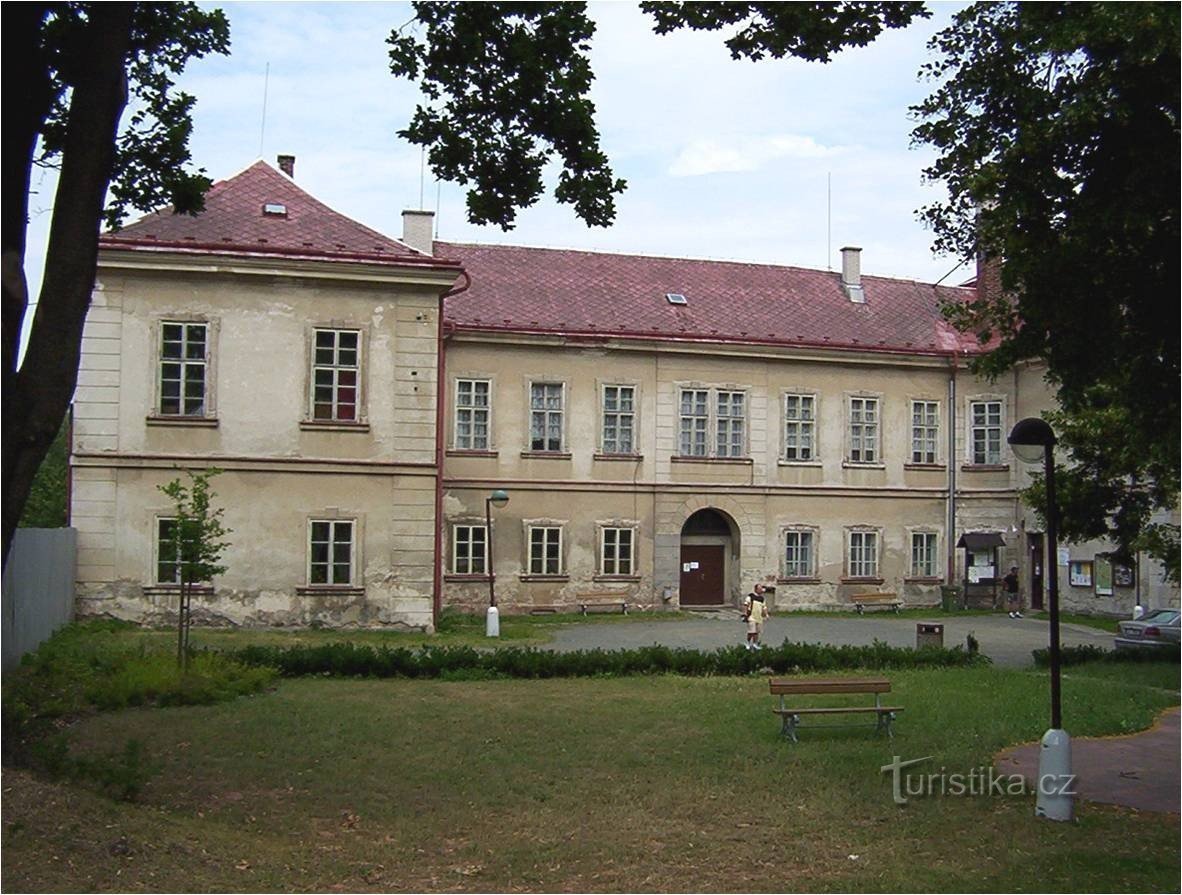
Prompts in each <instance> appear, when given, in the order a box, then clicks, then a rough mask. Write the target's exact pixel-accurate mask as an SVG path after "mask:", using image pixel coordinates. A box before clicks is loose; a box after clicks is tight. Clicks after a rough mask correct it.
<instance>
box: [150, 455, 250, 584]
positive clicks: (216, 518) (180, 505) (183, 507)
mask: <svg viewBox="0 0 1182 895" xmlns="http://www.w3.org/2000/svg"><path fill="white" fill-rule="evenodd" d="M185 472H186V473H187V474H188V476H189V485H188V486H185V485H184V484H183V483H182V482H181V480H180V479H173V480H172V481H171V482H169V483H168V484H167V485H160V486H158V487H159V489H160V490H161V491H162V492H164V494H166V495H167V496H168V497H170V498H172V501H173V516H174V518H175V524H174V526H173V531H174V532H175V550H176V554H175V555H176V557H177V560H178V562H179V565H180V573H181V580H182V581H186V582H193V581H209V580H210V579H211V578H213V576H214V575H220V574H221V573H222V572H224V571H226V567H225V566H223V565H220V563H219V561H220V560H221V557H222V552H223V551H224V550H225V549H226V548H227V547H228V546H230V544H229V542H228V541H226V540H225V538H226V537H227V536H228V535H230V534H232V533H233V530H232V529H229V528H226V527H225V526H224V525H222V522H221V519H222V514H223V512H224V510H223V509H222V508H221V507H218V508H217V509H214V508H213V498H214V497H215V495H214V493H213V490H212V489H211V488H210V485H209V480H210V479H211V478H213V477H214V476H216V475H220V474H221V470H220V469H206V470H202V471H201V472H194V471H193V470H191V469H188V470H185Z"/></svg>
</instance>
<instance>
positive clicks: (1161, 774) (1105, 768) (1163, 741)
mask: <svg viewBox="0 0 1182 895" xmlns="http://www.w3.org/2000/svg"><path fill="white" fill-rule="evenodd" d="M1038 751H1039V744H1038V743H1026V744H1024V745H1021V746H1012V747H1010V748H1009V749H1006V750H1005V751H1004V752H1002V753H1000V754H999V755H998V756H997V759H996V762H995V764H996V765H997V769H998V770H999V771H1001V772H1002V773H1006V774H1013V773H1018V774H1021V775H1022V776H1024V777H1025V778H1026V779H1027V780H1029V781H1030V782H1031V783H1032V784H1034V783H1036V781H1037V777H1038ZM1180 751H1182V736H1180V735H1179V709H1178V708H1177V707H1175V708H1172V709H1167V710H1166V711H1165V712H1164V713H1163V714H1162V715H1161V717H1159V718H1158V720H1157V724H1155V725H1154V726H1153V727H1152V728H1150V729H1149V730H1145V731H1142V732H1141V733H1134V734H1131V735H1129V736H1118V737H1079V738H1078V739H1072V741H1071V770H1072V771H1073V772H1074V773H1075V774H1076V776H1077V777H1078V781H1077V791H1078V792H1079V798H1081V799H1085V800H1087V801H1089V802H1104V803H1106V804H1109V805H1123V806H1125V807H1126V808H1136V809H1137V810H1138V811H1160V812H1162V813H1173V814H1177V813H1178V812H1179V802H1180V800H1179V787H1180V786H1182V774H1180V773H1179V762H1178V755H1179V752H1180Z"/></svg>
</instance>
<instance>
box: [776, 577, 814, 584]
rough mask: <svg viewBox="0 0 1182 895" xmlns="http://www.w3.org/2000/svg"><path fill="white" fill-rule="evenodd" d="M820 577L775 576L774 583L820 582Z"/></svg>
mask: <svg viewBox="0 0 1182 895" xmlns="http://www.w3.org/2000/svg"><path fill="white" fill-rule="evenodd" d="M820 583H821V579H820V578H777V579H776V584H820Z"/></svg>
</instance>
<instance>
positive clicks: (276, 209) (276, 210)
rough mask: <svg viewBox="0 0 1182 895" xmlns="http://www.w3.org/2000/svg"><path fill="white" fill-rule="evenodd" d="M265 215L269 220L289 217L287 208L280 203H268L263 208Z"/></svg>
mask: <svg viewBox="0 0 1182 895" xmlns="http://www.w3.org/2000/svg"><path fill="white" fill-rule="evenodd" d="M263 214H264V215H266V216H267V217H269V218H285V217H287V206H286V205H282V204H280V203H279V202H268V203H267V204H265V205H264V206H263Z"/></svg>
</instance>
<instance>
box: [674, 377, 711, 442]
mask: <svg viewBox="0 0 1182 895" xmlns="http://www.w3.org/2000/svg"><path fill="white" fill-rule="evenodd" d="M709 430H710V393H709V392H708V391H705V390H704V389H701V390H699V389H682V390H681V444H680V447H681V456H683V457H705V456H706V450H707V444H708V442H707V440H706V438H707V435H708V434H709Z"/></svg>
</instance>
